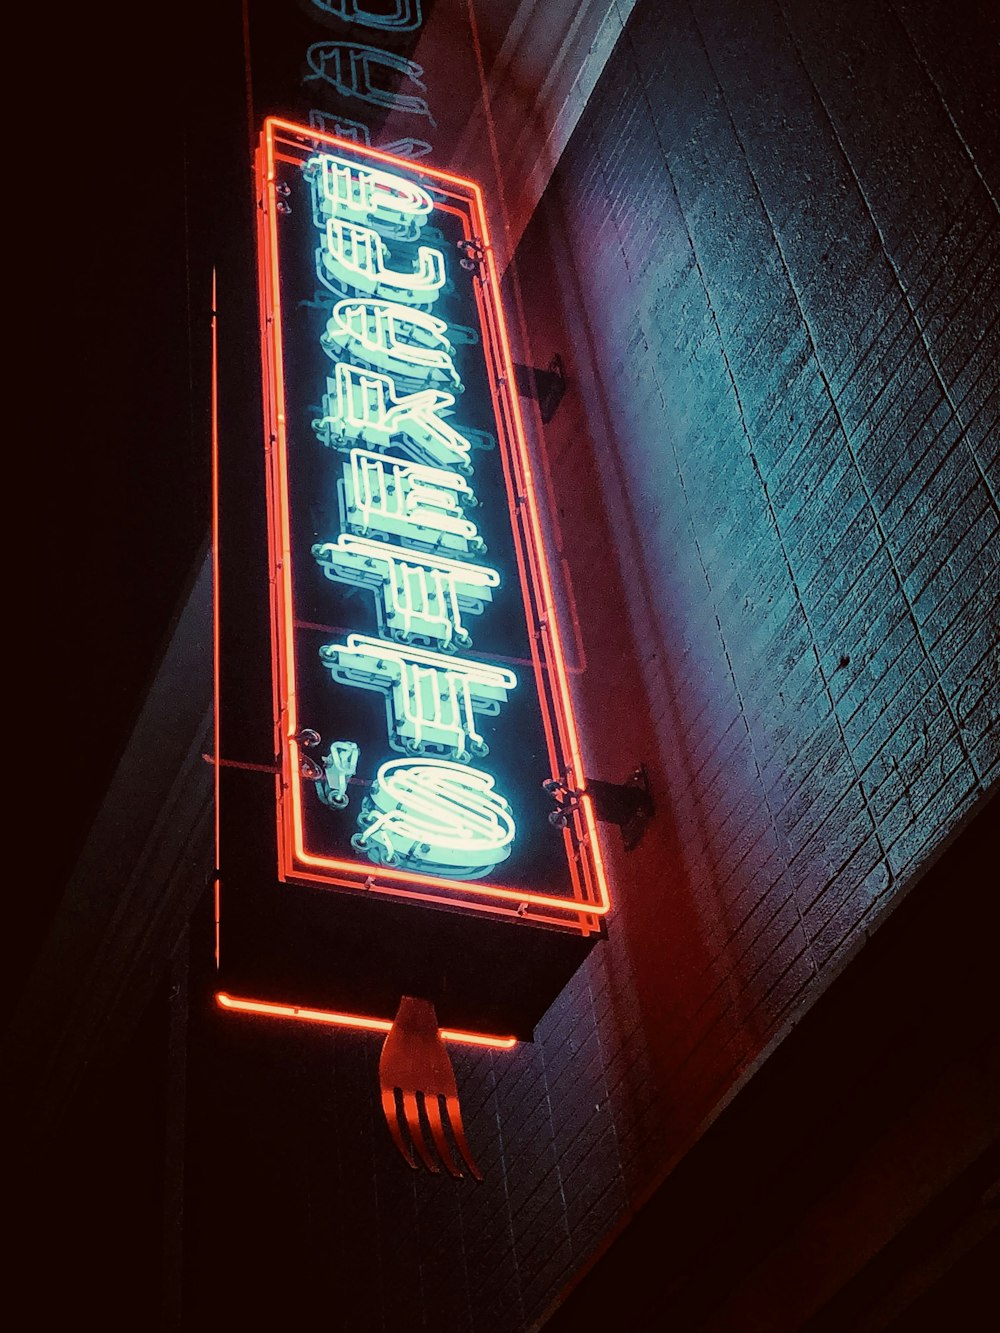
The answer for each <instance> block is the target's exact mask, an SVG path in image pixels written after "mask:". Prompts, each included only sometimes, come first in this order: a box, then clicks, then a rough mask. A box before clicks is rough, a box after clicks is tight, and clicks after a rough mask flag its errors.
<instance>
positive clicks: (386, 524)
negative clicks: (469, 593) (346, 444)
mask: <svg viewBox="0 0 1000 1333" xmlns="http://www.w3.org/2000/svg"><path fill="white" fill-rule="evenodd" d="M475 503H476V497H475V495H474V494H473V491H472V488H471V487H470V485H469V483H468V482H467V481H466V480H465V479H464V478H463V477H458V476H456V475H455V474H454V473H453V472H445V471H443V470H442V469H441V468H436V467H424V466H423V465H422V464H420V463H404V462H402V461H401V460H400V459H398V458H387V457H384V456H383V455H382V454H373V453H369V452H368V451H367V450H365V449H352V450H351V456H350V460H349V461H345V463H344V476H343V479H342V481H341V483H340V507H341V518H342V520H343V523H344V527H345V528H347V529H348V530H349V531H351V532H355V533H357V534H359V535H360V536H362V537H366V536H369V535H370V534H374V535H375V536H376V537H379V536H382V535H384V536H385V537H386V538H389V537H395V538H397V539H398V540H400V541H402V542H405V543H407V544H408V545H410V546H413V547H416V548H418V549H420V550H425V551H434V552H436V553H438V554H446V555H459V556H470V555H475V554H479V553H481V552H483V551H485V550H486V543H485V542H484V541H483V539H482V537H480V535H479V531H478V529H477V528H476V525H475V523H472V522H471V521H470V520H469V519H467V518H466V517H465V515H464V507H467V506H471V505H474V504H475Z"/></svg>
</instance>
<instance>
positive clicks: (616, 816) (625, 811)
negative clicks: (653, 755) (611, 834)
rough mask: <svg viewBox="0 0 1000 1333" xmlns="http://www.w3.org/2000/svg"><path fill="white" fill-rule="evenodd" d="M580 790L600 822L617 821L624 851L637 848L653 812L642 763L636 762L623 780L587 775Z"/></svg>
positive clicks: (613, 822)
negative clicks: (582, 788) (583, 787)
mask: <svg viewBox="0 0 1000 1333" xmlns="http://www.w3.org/2000/svg"><path fill="white" fill-rule="evenodd" d="M584 790H585V791H586V793H587V795H588V796H589V797H590V798H591V800H592V801H593V802H594V814H595V815H596V817H597V818H598V819H599V820H600V821H601V823H602V824H617V825H618V827H619V828H620V829H621V831H622V841H623V842H624V844H625V850H626V851H627V852H630V851H632V849H633V847H637V846H638V845H639V841H640V839H641V838H642V835H643V833H645V831H646V825H647V824H648V823H649V821H650V820H651V819H652V817H653V815H654V813H655V807H654V805H653V793H652V791H651V790H650V786H649V774H648V773H647V772H646V768H645V765H644V764H640V765H639V767H638V768H637V769H635V771H634V772H633V773H631V774H630V775H629V777H628V778H626V779H625V781H624V782H600V781H598V780H597V779H595V778H588V779H587V785H586V787H585V789H584Z"/></svg>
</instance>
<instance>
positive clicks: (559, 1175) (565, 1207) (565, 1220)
mask: <svg viewBox="0 0 1000 1333" xmlns="http://www.w3.org/2000/svg"><path fill="white" fill-rule="evenodd" d="M539 1050H540V1052H541V1057H542V1059H541V1065H542V1086H543V1087H544V1088H545V1101H546V1104H547V1106H548V1122H549V1135H550V1138H549V1141H550V1142H551V1144H552V1156H553V1158H554V1160H555V1171H556V1184H557V1185H558V1187H559V1198H560V1201H561V1203H562V1207H561V1208H560V1210H559V1219H560V1221H561V1222H562V1227H563V1230H564V1231H565V1233H566V1243H567V1244H568V1246H569V1252H570V1254H571V1255H572V1256H573V1258H574V1259H576V1258H577V1253H576V1247H575V1246H574V1245H573V1236H572V1234H571V1232H570V1229H569V1204H568V1202H567V1199H566V1183H565V1181H564V1180H563V1172H562V1163H561V1162H560V1160H559V1154H558V1152H556V1134H555V1123H554V1121H553V1118H552V1099H551V1097H550V1096H549V1071H548V1061H547V1060H546V1058H545V1042H544V1041H542V1042H541V1043H540V1045H539ZM584 1257H585V1256H584Z"/></svg>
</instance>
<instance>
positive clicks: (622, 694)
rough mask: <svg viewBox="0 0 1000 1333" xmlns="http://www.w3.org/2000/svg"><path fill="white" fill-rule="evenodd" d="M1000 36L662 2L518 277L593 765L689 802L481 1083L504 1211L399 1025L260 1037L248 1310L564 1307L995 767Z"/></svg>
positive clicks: (946, 23)
mask: <svg viewBox="0 0 1000 1333" xmlns="http://www.w3.org/2000/svg"><path fill="white" fill-rule="evenodd" d="M984 23H985V20H984V19H983V17H982V15H981V14H980V13H979V12H978V10H976V9H971V10H970V11H969V14H968V16H967V22H965V23H960V22H959V21H958V19H957V18H956V17H955V13H954V11H952V10H950V9H949V10H948V11H947V13H946V11H945V10H944V9H943V8H942V7H941V6H939V5H937V4H935V3H933V0H894V3H891V4H890V3H887V4H883V5H879V6H872V5H870V4H862V3H860V0H844V3H840V4H837V5H820V6H817V5H815V4H809V3H805V0H794V2H793V0H780V2H775V0H760V2H759V3H755V4H753V5H748V4H746V3H741V2H739V0H694V2H693V3H691V4H686V3H678V4H671V5H669V6H667V5H662V4H659V3H654V2H653V0H646V2H645V3H640V4H639V5H638V6H637V8H636V10H635V12H634V14H633V17H632V20H631V22H630V24H629V26H628V28H627V30H626V33H625V36H624V37H623V39H622V40H621V42H620V43H619V46H618V48H617V50H616V52H615V55H614V57H613V60H612V62H611V64H610V65H609V67H608V68H607V69H606V71H605V73H604V76H603V78H602V80H601V83H600V85H599V87H598V89H597V91H596V93H595V95H594V97H593V99H592V101H591V103H590V105H589V107H588V109H587V113H586V115H585V117H584V120H583V122H582V123H581V125H580V127H579V129H578V131H577V133H576V135H575V137H574V139H573V141H572V143H571V145H570V147H569V149H568V151H567V153H566V154H565V156H564V158H563V160H562V161H561V163H560V166H559V170H558V173H557V178H556V180H555V182H554V183H553V185H552V186H551V187H550V189H549V192H548V195H547V196H546V199H545V201H544V203H543V206H542V208H541V209H540V211H539V213H538V214H537V216H536V219H535V222H534V223H533V225H532V227H531V229H530V231H529V233H528V235H527V236H526V238H525V241H524V242H523V244H522V246H521V248H520V251H519V255H518V265H517V274H516V275H512V276H511V277H510V280H509V281H508V288H509V291H508V296H509V299H510V302H511V305H512V308H513V310H514V311H515V313H516V312H517V309H518V306H519V305H520V307H521V308H522V309H523V314H524V317H525V327H526V328H527V329H530V338H529V340H528V343H527V345H524V346H522V348H521V352H522V355H523V356H524V357H525V358H529V357H530V359H531V360H533V362H534V363H535V364H539V365H544V364H545V363H546V361H547V360H548V358H549V357H550V356H551V354H552V353H553V352H559V353H560V354H561V355H562V356H563V358H564V360H565V361H566V363H567V368H568V372H569V377H570V389H569V392H568V393H567V396H566V398H565V400H564V402H563V405H562V406H561V408H560V409H559V412H558V414H557V415H556V417H555V418H554V420H553V421H552V422H551V424H550V425H549V426H547V427H545V428H544V430H543V429H542V428H541V426H540V423H539V422H538V421H537V419H536V421H535V434H536V436H537V437H538V439H539V441H540V442H541V441H542V440H544V452H545V459H546V466H547V469H548V473H549V478H550V493H551V497H552V501H553V503H552V510H553V512H552V516H551V529H552V538H553V542H554V544H555V546H556V548H557V550H558V553H559V558H560V561H561V563H562V565H563V567H564V569H565V571H566V572H567V574H568V579H567V582H566V589H567V591H565V601H566V610H567V612H568V613H569V614H570V615H571V616H575V617H576V619H577V621H578V626H579V645H578V648H577V651H576V657H575V662H574V683H575V688H576V690H577V693H578V698H579V703H580V708H581V712H582V724H583V728H584V732H585V745H586V748H587V754H588V762H589V764H590V767H591V772H592V774H593V775H594V776H600V777H604V778H608V779H612V780H614V779H620V778H623V777H624V776H625V775H626V774H627V773H628V772H629V771H630V769H631V768H632V767H633V766H634V765H635V763H637V762H639V761H642V762H644V763H645V764H646V766H647V768H648V769H649V772H650V774H651V777H652V780H653V784H654V787H655V791H656V797H657V802H658V815H657V818H656V820H655V822H654V824H653V825H652V826H651V827H650V829H649V831H648V833H647V835H646V837H645V839H644V840H643V842H642V844H641V845H640V846H639V848H638V849H637V850H635V851H634V852H632V853H630V854H628V855H625V854H624V853H623V852H622V851H621V850H620V848H618V846H617V844H616V836H615V833H614V830H610V836H609V838H608V846H609V850H610V860H611V869H612V873H613V875H614V880H615V883H616V885H617V908H616V912H615V916H614V918H613V920H612V923H611V927H610V936H609V939H608V940H607V942H606V943H604V944H603V945H601V946H600V947H599V948H598V949H597V950H596V951H595V952H594V954H592V955H591V958H590V960H589V961H588V964H587V965H586V966H585V968H583V969H582V970H581V971H580V973H578V975H577V976H576V978H575V979H574V980H573V982H572V983H571V984H570V986H569V987H568V988H567V990H566V992H565V993H564V995H563V996H562V997H561V999H560V1000H559V1002H558V1003H557V1004H556V1005H555V1006H554V1007H553V1009H552V1010H551V1011H550V1013H549V1014H548V1015H547V1017H546V1019H545V1021H544V1022H543V1024H542V1025H541V1028H540V1030H539V1034H538V1036H539V1039H538V1041H537V1042H536V1043H535V1044H534V1045H531V1046H523V1047H521V1048H519V1049H518V1050H517V1051H516V1052H514V1053H513V1054H509V1055H499V1056H492V1055H489V1054H479V1055H475V1056H470V1055H462V1056H460V1057H459V1058H458V1061H457V1065H458V1070H457V1072H458V1076H459V1081H460V1085H461V1086H462V1088H463V1090H464V1093H463V1095H464V1098H465V1102H466V1121H467V1128H468V1130H469V1134H470V1137H471V1139H472V1142H473V1144H474V1146H475V1150H476V1152H477V1154H478V1155H479V1157H480V1158H481V1164H482V1165H483V1166H484V1168H485V1169H486V1177H487V1178H486V1183H485V1184H484V1185H482V1186H478V1187H471V1186H469V1185H468V1184H466V1183H459V1184H456V1183H455V1182H452V1181H450V1180H438V1179H433V1178H431V1177H429V1176H427V1175H426V1174H424V1173H419V1174H414V1175H410V1174H409V1173H407V1172H406V1171H405V1169H403V1168H401V1166H400V1163H399V1162H398V1159H397V1158H396V1157H395V1154H394V1151H393V1149H392V1147H391V1144H390V1143H389V1141H388V1137H387V1135H386V1134H385V1133H384V1130H383V1128H382V1126H381V1125H380V1124H379V1115H378V1108H377V1105H376V1101H375V1092H376V1086H377V1084H376V1074H375V1070H376V1061H377V1051H375V1050H374V1048H373V1047H372V1045H371V1043H369V1042H367V1041H366V1039H364V1038H357V1037H352V1036H344V1037H338V1038H337V1039H336V1041H335V1043H333V1044H332V1045H331V1040H330V1038H329V1036H328V1035H327V1034H315V1033H307V1032H303V1033H301V1034H300V1037H299V1039H298V1040H297V1041H296V1042H291V1041H289V1038H288V1032H287V1030H282V1031H281V1032H274V1031H269V1030H266V1025H265V1027H261V1026H259V1025H250V1024H246V1025H245V1026H241V1023H240V1020H238V1019H231V1020H229V1022H228V1025H227V1029H226V1035H225V1038H224V1043H223V1044H220V1048H219V1049H218V1050H216V1051H214V1052H211V1051H210V1052H209V1054H210V1056H211V1059H210V1060H209V1061H208V1063H209V1064H211V1068H212V1073H211V1078H212V1079H213V1080H215V1081H216V1083H217V1086H218V1087H219V1088H225V1092H224V1094H222V1093H220V1094H219V1095H220V1096H223V1095H224V1097H225V1100H226V1103H227V1105H228V1112H227V1113H225V1114H220V1115H219V1116H218V1117H217V1119H216V1121H215V1122H214V1128H206V1129H205V1130H204V1138H203V1141H202V1142H200V1143H195V1144H194V1145H193V1148H192V1154H193V1155H192V1166H191V1167H190V1168H189V1170H190V1171H193V1172H194V1175H195V1178H197V1177H198V1172H199V1171H202V1170H203V1171H204V1172H210V1173H212V1174H213V1177H214V1179H215V1180H216V1181H217V1182H218V1181H224V1182H226V1192H225V1197H226V1200H227V1207H226V1214H227V1218H228V1219H229V1223H228V1224H229V1225H233V1223H232V1218H234V1217H235V1218H237V1219H242V1220H241V1221H238V1222H237V1223H236V1226H237V1239H238V1241H239V1243H238V1244H237V1243H235V1241H234V1242H233V1244H232V1245H230V1246H227V1245H223V1246H221V1247H220V1246H219V1244H218V1243H217V1239H216V1238H217V1234H218V1233H217V1231H216V1230H215V1225H216V1222H217V1221H218V1219H213V1218H212V1217H211V1215H210V1214H209V1213H205V1214H204V1217H203V1221H202V1222H200V1223H198V1225H200V1226H202V1227H203V1233H201V1234H199V1233H197V1232H193V1236H192V1239H191V1242H190V1244H191V1254H192V1259H191V1274H190V1285H189V1290H191V1291H198V1292H200V1293H202V1297H203V1294H204V1292H206V1291H208V1290H216V1291H218V1292H220V1293H223V1292H224V1293H226V1300H225V1301H223V1300H222V1298H221V1296H220V1308H219V1312H218V1313H219V1314H220V1315H222V1314H224V1313H225V1312H226V1310H228V1311H229V1312H230V1317H232V1314H233V1312H234V1310H239V1311H243V1312H244V1313H246V1312H248V1311H251V1310H252V1311H253V1312H254V1313H256V1314H257V1315H258V1316H260V1318H261V1319H262V1320H263V1319H265V1318H267V1317H269V1316H270V1315H274V1316H276V1317H277V1316H280V1317H283V1318H284V1319H285V1321H286V1324H285V1326H290V1325H289V1323H288V1320H289V1318H290V1317H291V1316H292V1315H294V1314H295V1313H296V1312H297V1311H298V1312H300V1313H302V1314H303V1315H304V1314H305V1312H306V1311H307V1310H311V1311H313V1312H315V1309H316V1306H317V1304H322V1305H324V1306H325V1307H327V1308H329V1309H330V1311H331V1314H333V1313H334V1312H336V1311H339V1312H340V1319H341V1324H340V1326H342V1327H349V1328H358V1329H365V1330H367V1329H369V1328H384V1329H386V1330H390V1333H391V1330H395V1329H398V1328H404V1327H405V1328H410V1327H423V1328H426V1329H428V1330H447V1333H451V1330H456V1331H458V1330H464V1329H472V1330H475V1333H490V1331H491V1330H497V1331H498V1333H500V1331H503V1333H510V1331H511V1330H515V1329H522V1328H526V1327H529V1326H531V1325H532V1324H533V1323H534V1322H536V1321H537V1320H539V1319H540V1318H541V1317H542V1315H543V1312H544V1311H545V1310H546V1309H547V1308H548V1307H549V1306H550V1305H551V1303H552V1301H553V1299H554V1297H555V1295H556V1293H558V1291H559V1290H560V1289H561V1288H562V1287H563V1286H564V1284H565V1283H566V1282H567V1281H569V1280H570V1279H571V1277H572V1275H573V1274H574V1273H575V1272H576V1271H577V1270H579V1269H580V1267H581V1265H583V1264H584V1263H585V1262H586V1261H587V1259H588V1258H589V1257H590V1256H591V1254H592V1253H593V1251H594V1250H595V1248H596V1247H597V1246H598V1245H599V1244H600V1242H601V1241H602V1238H603V1237H605V1236H606V1235H607V1234H608V1233H609V1231H610V1230H611V1229H612V1228H613V1227H614V1226H615V1224H616V1223H617V1222H618V1221H619V1220H620V1219H621V1218H622V1217H623V1216H625V1215H626V1214H627V1213H628V1210H629V1209H630V1208H633V1207H634V1206H635V1205H636V1204H637V1203H638V1202H639V1201H640V1200H641V1199H642V1198H643V1197H644V1196H645V1194H646V1193H647V1192H648V1191H649V1190H650V1189H651V1188H652V1187H653V1186H654V1185H655V1183H656V1182H657V1181H658V1180H659V1179H660V1178H661V1177H662V1175H663V1173H664V1172H665V1171H666V1170H668V1169H669V1167H670V1166H671V1164H672V1163H674V1162H676V1161H677V1160H679V1159H680V1157H681V1156H682V1155H683V1154H684V1152H685V1150H686V1149H687V1148H688V1147H689V1145H691V1144H692V1143H693V1142H694V1141H695V1140H696V1138H697V1136H698V1134H699V1130H700V1127H702V1126H703V1125H704V1124H705V1123H706V1122H707V1121H708V1120H709V1119H710V1118H711V1117H712V1115H713V1114H714V1113H715V1111H716V1109H717V1108H718V1107H719V1106H720V1105H721V1104H722V1103H723V1102H724V1100H725V1099H726V1098H727V1097H730V1096H732V1095H733V1093H734V1089H735V1088H736V1086H737V1084H738V1080H740V1079H741V1077H744V1076H746V1075H747V1074H748V1072H750V1071H752V1069H753V1067H754V1064H755V1062H757V1061H758V1060H759V1059H760V1057H761V1056H762V1054H763V1053H765V1052H766V1050H767V1048H768V1046H769V1043H773V1042H774V1040H775V1039H776V1038H778V1037H779V1036H780V1034H781V1032H782V1031H783V1025H785V1024H787V1022H788V1021H789V1020H790V1018H792V1017H793V1016H794V1015H795V1014H796V1013H798V1012H800V1011H801V1007H802V1006H803V1005H805V1004H808V1003H809V1002H810V1001H811V1000H812V999H813V998H814V997H815V996H816V995H818V994H819V992H820V991H821V990H822V988H823V987H824V986H825V984H826V983H827V981H828V980H829V979H830V978H831V977H832V976H834V975H835V973H836V971H837V969H838V968H839V967H841V966H842V964H843V962H844V960H845V959H846V958H847V956H848V954H849V953H850V951H851V950H852V948H854V947H855V946H856V944H857V941H858V940H859V939H860V938H861V937H862V936H863V934H864V932H865V930H866V929H867V928H868V927H870V926H871V925H872V924H873V923H875V922H876V921H878V920H879V919H880V916H881V915H883V914H884V912H885V909H886V908H887V907H888V906H890V905H891V904H892V902H893V900H894V898H898V897H899V895H901V894H902V893H903V892H904V891H905V889H906V888H907V886H908V885H909V884H910V883H911V882H912V881H913V879H914V876H915V874H916V872H917V871H918V869H919V867H920V866H921V863H922V861H923V860H924V859H926V857H927V856H928V854H929V853H930V851H931V850H932V849H933V848H934V847H935V846H936V845H937V844H939V843H940V842H941V840H942V839H943V838H944V837H945V836H946V835H947V834H948V833H949V831H951V830H953V829H954V828H956V827H957V826H958V824H959V823H960V821H961V820H962V818H963V816H964V815H965V814H966V813H967V812H968V811H969V810H970V809H971V808H972V807H973V805H974V804H975V802H976V801H977V800H978V799H979V798H980V797H981V796H982V794H983V793H984V792H985V791H987V790H988V789H989V788H990V787H991V785H993V784H995V781H996V776H997V772H998V768H997V759H998V753H997V752H998V729H997V673H996V656H997V641H996V636H995V630H994V629H993V627H992V625H991V614H990V613H991V610H993V609H994V608H995V600H996V592H997V574H998V546H997V543H996V527H997V497H996V489H997V469H998V461H997V454H998V438H997V428H996V418H997V407H998V396H997V376H996V354H997V341H998V339H997V300H996V284H997V257H998V242H1000V229H998V219H997V206H996V174H997V171H996V168H997V143H998V136H997V127H996V123H995V120H993V119H991V117H993V116H994V115H995V111H994V105H995V98H994V92H995V90H993V89H991V88H990V81H989V67H988V60H987V58H986V57H987V47H986V43H987V34H985V33H984V31H983V27H984ZM515 322H516V321H515ZM570 588H572V590H574V592H575V595H573V594H572V593H571V592H570V591H568V589H570ZM251 1028H252V1030H251ZM243 1032H245V1033H246V1042H247V1049H246V1050H243V1049H242V1038H241V1037H240V1036H238V1035H236V1034H239V1033H243ZM220 1042H222V1039H220ZM251 1048H252V1051H253V1052H254V1056H253V1059H251V1058H250V1054H249V1052H250V1050H251ZM201 1077H203V1078H204V1077H207V1075H206V1074H205V1071H204V1070H203V1071H202V1074H201ZM331 1087H332V1088H333V1092H331V1091H330V1089H331ZM279 1089H280V1092H279V1091H277V1090H279ZM737 1095H738V1094H737ZM254 1101H257V1102H258V1103H260V1102H263V1103H264V1104H265V1105H266V1108H267V1111H268V1114H267V1115H266V1116H262V1117H261V1124H263V1123H267V1124H268V1126H269V1129H268V1131H267V1134H268V1137H267V1140H266V1141H262V1138H261V1135H262V1130H261V1128H260V1124H257V1123H256V1122H255V1121H253V1120H251V1119H249V1118H246V1117H241V1116H239V1115H236V1116H234V1115H232V1114H231V1110H232V1107H234V1106H237V1105H240V1104H243V1105H246V1104H248V1103H252V1102H254ZM219 1109H220V1111H225V1110H226V1108H223V1107H221V1106H220V1108H219ZM276 1216H277V1217H280V1218H281V1225H280V1228H278V1227H277V1225H276V1223H275V1221H274V1219H275V1217H276ZM262 1218H265V1219H268V1220H267V1221H266V1224H265V1225H262V1226H258V1225H256V1224H255V1223H254V1221H253V1219H257V1220H258V1221H259V1220H260V1219H262ZM279 1232H280V1238H279V1239H277V1240H276V1237H277V1236H279ZM275 1244H277V1245H278V1246H279V1249H278V1251H277V1252H276V1251H275V1250H274V1248H273V1247H274V1246H275ZM276 1255H277V1257H276ZM376 1293H379V1294H380V1295H379V1296H376ZM234 1300H235V1301H236V1305H235V1307H234V1305H233V1303H232V1302H233V1301H234ZM199 1313H200V1314H202V1315H204V1314H205V1313H206V1310H205V1306H204V1302H203V1300H202V1305H201V1308H200V1310H199Z"/></svg>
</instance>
